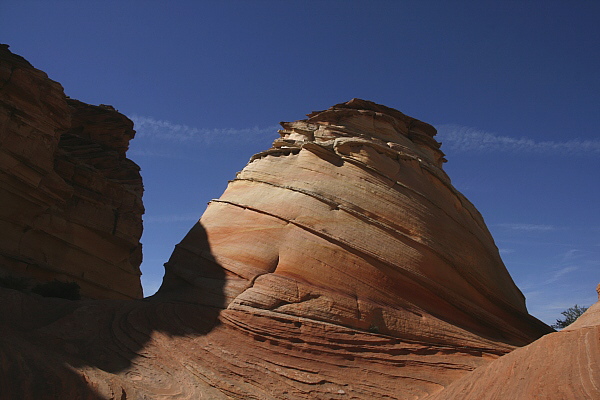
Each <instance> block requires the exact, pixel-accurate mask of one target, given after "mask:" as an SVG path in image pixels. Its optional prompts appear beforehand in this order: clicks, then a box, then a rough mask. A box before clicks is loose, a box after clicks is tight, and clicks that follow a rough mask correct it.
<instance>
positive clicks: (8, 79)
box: [0, 45, 144, 299]
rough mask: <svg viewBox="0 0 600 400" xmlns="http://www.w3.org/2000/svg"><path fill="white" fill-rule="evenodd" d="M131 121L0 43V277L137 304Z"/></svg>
mask: <svg viewBox="0 0 600 400" xmlns="http://www.w3.org/2000/svg"><path fill="white" fill-rule="evenodd" d="M134 133H135V131H134V130H133V123H132V122H131V121H130V120H129V119H128V118H127V117H125V116H124V115H122V114H119V113H118V112H117V111H115V110H114V108H112V107H111V106H102V105H101V106H92V105H89V104H85V103H82V102H80V101H77V100H72V99H69V98H67V97H66V96H65V94H64V92H63V88H62V86H61V85H60V84H58V83H57V82H54V81H52V80H50V79H49V78H48V77H47V75H46V74H45V73H44V72H42V71H39V70H37V69H35V68H33V67H32V66H31V64H29V63H28V62H27V61H26V60H25V59H23V58H21V57H19V56H17V55H14V54H12V53H11V52H10V51H9V50H8V46H6V45H2V46H0V202H1V204H2V207H0V276H5V275H12V276H19V277H27V278H31V279H33V281H34V282H44V281H50V280H52V279H58V280H63V281H74V282H77V283H78V284H79V285H80V286H81V293H82V295H83V296H85V297H89V298H121V299H127V298H140V297H142V288H141V283H140V279H139V277H140V270H139V265H140V263H141V257H142V254H141V244H140V243H139V240H140V237H141V234H142V220H141V215H142V214H143V211H144V209H143V205H142V200H141V198H142V191H143V187H142V180H141V176H140V174H139V167H138V166H137V165H136V164H135V163H133V162H132V161H130V160H128V159H127V158H126V156H125V152H126V151H127V147H128V143H129V140H130V139H131V138H133V136H134Z"/></svg>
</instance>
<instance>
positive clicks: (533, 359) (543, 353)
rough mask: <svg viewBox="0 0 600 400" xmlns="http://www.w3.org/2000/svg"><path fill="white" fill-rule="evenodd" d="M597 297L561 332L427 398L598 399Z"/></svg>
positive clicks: (599, 313) (599, 316)
mask: <svg viewBox="0 0 600 400" xmlns="http://www.w3.org/2000/svg"><path fill="white" fill-rule="evenodd" d="M597 290H598V299H599V301H598V302H597V303H596V304H594V305H593V306H592V307H590V308H589V310H587V311H586V312H585V313H584V314H583V315H582V316H581V317H579V319H577V321H575V322H574V323H573V324H571V325H570V326H568V327H567V328H565V329H563V330H562V331H560V332H556V333H552V334H550V335H547V336H544V337H543V338H541V339H538V340H536V341H535V342H533V343H532V344H530V345H529V346H525V347H523V348H520V349H517V350H515V351H513V352H512V353H510V354H508V355H506V356H504V357H501V358H499V359H497V360H495V361H493V362H491V363H490V364H488V365H486V366H483V367H480V368H477V369H476V370H475V371H473V372H471V373H470V374H467V375H465V376H464V377H463V378H461V379H459V380H457V381H456V382H453V383H452V384H451V385H449V386H448V387H447V388H445V389H444V390H442V391H441V392H439V393H437V394H436V395H433V396H431V397H427V400H446V399H464V400H487V399H489V400H492V399H536V400H538V399H539V400H545V399H562V400H579V399H600V285H598V289H597Z"/></svg>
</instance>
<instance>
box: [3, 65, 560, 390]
mask: <svg viewBox="0 0 600 400" xmlns="http://www.w3.org/2000/svg"><path fill="white" fill-rule="evenodd" d="M4 58H8V60H9V61H10V62H12V63H14V64H15V65H18V68H17V69H16V70H18V71H19V72H17V73H13V75H12V77H11V75H10V74H5V75H3V76H7V78H3V82H13V81H14V79H16V78H14V77H15V76H16V77H18V76H23V77H26V78H27V79H29V80H27V79H25V78H22V79H19V80H16V81H15V82H30V81H33V80H35V82H36V84H35V85H34V84H30V85H26V86H25V87H24V89H19V90H16V89H15V90H11V91H6V92H3V95H5V94H7V93H8V94H11V93H12V94H11V96H9V98H8V99H9V100H10V101H8V100H7V101H5V103H3V104H9V105H11V104H12V106H10V107H12V108H9V107H8V106H6V107H5V109H7V110H9V111H7V112H5V113H4V114H3V115H4V117H3V121H5V126H8V128H9V129H3V130H2V132H3V134H5V133H4V132H9V133H10V134H21V135H22V136H25V137H27V138H28V140H31V141H35V140H38V139H36V138H39V137H41V138H44V140H43V143H45V145H44V146H42V145H41V144H39V145H38V146H41V147H42V148H44V149H45V148H46V147H47V148H48V149H49V150H51V151H50V153H51V154H46V153H47V152H42V153H43V154H44V157H45V158H43V157H41V158H38V157H30V158H32V160H30V161H28V160H29V159H28V158H27V157H25V155H26V154H27V151H29V150H31V151H33V150H32V149H34V148H35V147H33V146H24V147H23V148H22V149H20V150H13V149H11V150H10V151H8V149H4V148H3V149H2V151H3V153H2V154H4V153H6V154H10V155H11V156H12V157H13V158H15V159H16V160H17V161H18V162H16V161H15V162H13V164H10V165H12V166H13V168H12V170H11V169H9V168H8V167H3V169H2V171H15V173H14V174H12V175H8V174H7V173H6V172H3V173H4V175H3V176H5V177H6V176H14V177H15V178H10V179H11V180H8V179H9V178H5V180H4V181H0V185H1V186H2V188H3V189H2V190H4V192H3V193H8V194H7V195H6V196H9V195H10V196H11V197H6V198H7V199H12V198H14V199H17V200H18V201H17V200H15V201H14V202H13V203H11V204H13V206H12V207H13V209H15V210H20V209H23V210H25V211H23V214H22V215H20V216H19V218H17V217H11V214H6V215H5V214H2V218H0V221H3V222H2V223H3V224H5V225H7V224H8V222H10V223H11V224H12V225H7V226H16V227H18V228H19V229H16V230H12V231H9V230H7V231H6V232H3V233H2V234H3V235H5V236H6V237H7V238H8V239H7V241H8V242H10V240H14V241H15V242H19V241H20V240H21V239H20V236H19V235H22V232H23V231H29V230H36V229H37V230H39V231H41V232H48V233H52V232H54V231H53V230H51V229H50V228H52V227H55V226H56V224H58V223H59V222H60V224H62V225H61V226H65V227H67V230H68V229H74V228H72V227H73V226H77V227H78V228H77V229H78V230H79V231H78V232H92V231H93V232H95V234H97V235H98V236H100V237H101V238H103V239H106V240H107V241H108V243H112V244H114V243H115V242H114V241H113V240H114V239H115V238H119V240H121V239H123V240H124V241H123V242H119V243H126V244H127V246H125V245H124V246H123V247H119V248H120V249H122V253H119V254H123V255H125V254H127V255H128V256H130V257H132V258H131V259H133V260H138V259H137V258H136V257H137V254H139V253H138V252H139V246H138V243H137V239H135V240H131V239H132V238H135V234H136V233H139V232H140V231H139V230H136V227H137V229H141V227H140V226H139V225H137V223H138V222H139V220H137V219H136V216H138V215H139V213H141V210H142V208H141V202H138V200H139V197H140V196H141V182H140V181H139V180H138V175H136V174H137V170H136V169H135V167H134V165H133V164H132V163H131V162H130V161H127V160H126V159H125V158H124V152H125V150H126V148H127V142H128V140H129V139H130V138H131V135H132V134H133V131H132V130H131V126H130V125H127V124H128V122H127V120H126V119H124V117H122V116H119V115H117V114H116V112H115V111H114V110H112V109H111V108H109V107H106V106H98V107H95V106H89V105H86V104H83V103H80V102H77V101H74V100H68V101H67V100H65V99H64V98H63V100H64V101H62V100H61V98H62V97H61V96H62V94H61V93H62V91H61V88H60V86H59V85H58V84H56V83H55V82H52V81H49V80H48V79H47V78H46V77H45V75H44V74H43V73H41V72H40V71H37V70H34V69H33V68H32V67H31V66H29V65H28V64H27V63H26V62H25V61H24V60H22V59H19V58H18V57H17V56H14V55H10V54H9V55H5V56H4ZM5 65H7V63H6V62H3V64H2V66H3V67H4V66H5ZM4 68H5V70H6V71H8V70H10V68H8V69H6V67H4ZM11 68H13V67H11ZM13 69H14V68H13ZM19 74H21V75H19ZM42 83H44V84H45V85H46V86H43V85H42ZM5 85H6V86H5V87H7V88H10V86H9V85H8V84H5ZM19 87H20V86H19ZM39 88H42V89H43V88H46V89H44V90H46V91H41V92H38V91H36V90H38V89H39ZM22 96H24V98H23V99H21V97H22ZM30 103H31V104H30ZM32 104H33V105H32ZM34 105H35V107H37V108H35V107H34ZM49 108H51V110H49ZM12 109H15V110H21V111H19V112H18V113H16V112H14V113H11V111H10V110H12ZM23 110H25V111H23ZM27 110H29V111H27ZM23 113H25V114H23ZM21 115H25V116H26V117H27V118H22V117H20V116H21ZM17 116H19V118H20V119H19V120H18V121H25V122H22V123H21V122H19V123H17V122H15V121H17V120H16V118H17ZM67 120H69V122H68V123H67V122H65V121H67ZM34 122H35V125H34ZM21 126H28V127H35V129H34V128H28V129H27V130H21V128H19V127H21ZM126 126H128V128H127V129H125V128H126ZM109 127H110V128H109ZM282 128H283V129H282V130H281V131H280V132H279V134H280V138H278V139H277V140H275V142H274V144H273V147H272V148H270V149H268V150H266V151H264V152H262V153H260V154H257V155H255V156H253V157H252V158H251V160H250V162H249V163H248V165H247V166H246V167H245V168H244V169H243V170H242V171H241V172H240V173H238V175H237V177H236V178H235V179H234V180H233V181H232V182H230V184H229V186H228V188H227V190H226V191H225V193H224V194H223V195H222V196H221V197H220V198H219V199H217V200H214V201H213V202H211V204H210V205H209V207H208V208H207V210H206V212H205V213H204V214H203V216H202V217H201V218H200V220H199V221H198V222H197V223H196V224H195V225H194V226H193V227H192V229H191V230H190V231H189V233H188V234H187V235H186V237H185V238H183V240H182V241H181V243H180V244H178V245H177V246H176V248H175V250H174V252H173V254H172V256H171V258H170V260H169V261H168V262H167V263H166V265H165V270H166V272H165V278H164V281H163V285H162V286H161V289H160V290H159V292H158V293H157V294H156V295H154V296H152V297H149V298H146V299H135V300H82V301H68V300H64V299H48V298H42V297H40V296H35V295H31V294H27V293H21V292H18V291H14V290H7V289H0V342H1V343H2V345H1V346H0V369H1V373H0V388H2V391H1V393H0V397H1V398H7V399H13V398H19V399H36V400H37V399H48V400H50V399H59V398H60V399H65V398H67V399H71V398H72V399H90V400H96V399H121V400H122V399H172V398H178V399H199V398H210V399H231V398H234V399H379V398H393V399H424V398H427V397H428V396H435V395H439V394H440V393H443V392H442V391H443V390H445V388H451V387H452V385H453V382H457V381H458V380H459V379H461V378H463V377H466V376H468V375H469V374H470V373H471V371H480V370H481V367H485V366H486V365H493V363H494V360H497V359H499V360H502V359H503V357H502V356H503V355H504V354H507V353H509V354H511V355H512V354H514V353H510V352H511V351H513V350H514V349H515V348H517V347H518V346H523V345H527V344H529V343H531V342H532V341H534V340H536V339H537V338H539V337H540V336H542V335H544V334H546V333H548V332H551V331H552V330H551V329H550V328H549V327H548V326H546V325H545V324H543V323H541V322H540V321H538V320H537V319H535V318H534V317H532V316H530V315H529V314H528V313H527V310H526V307H525V301H524V297H523V295H522V294H521V292H520V291H519V289H518V288H517V287H516V286H515V284H514V283H513V281H512V279H511V278H510V276H509V274H508V272H507V271H506V268H505V267H504V265H503V264H502V261H501V259H500V256H499V254H498V249H497V248H496V246H495V244H494V241H493V239H492V237H491V235H490V233H489V232H488V230H487V228H486V226H485V223H484V221H483V218H482V217H481V215H480V214H479V213H478V212H477V210H476V209H475V207H474V206H473V205H472V204H471V203H470V202H469V201H468V200H467V199H465V198H464V196H462V195H461V194H460V193H459V192H458V191H457V190H456V189H455V188H454V187H453V186H452V184H451V182H450V179H449V178H448V176H447V175H446V174H445V172H444V171H443V169H442V165H443V162H444V161H445V159H444V154H443V153H442V152H441V150H440V143H438V142H437V141H436V140H435V139H434V136H435V133H436V131H435V129H434V128H433V127H432V126H430V125H428V124H426V123H423V122H421V121H418V120H416V119H414V118H411V117H408V116H406V115H404V114H402V113H400V112H399V111H397V110H394V109H391V108H388V107H385V106H382V105H378V104H376V103H373V102H369V101H365V100H359V99H353V100H351V101H349V102H346V103H342V104H338V105H335V106H333V107H331V108H330V109H328V110H325V111H319V112H314V113H311V114H309V115H308V118H307V119H305V120H301V121H296V122H287V123H282ZM61 143H62V144H61ZM25 147H27V148H25ZM19 151H20V152H21V153H19ZM40 152H41V150H40ZM16 153H19V154H23V156H21V157H16V156H14V154H16ZM109 155H110V157H109ZM3 165H4V164H3ZM80 167H81V168H82V169H84V170H85V171H87V172H83V171H80V172H78V168H80ZM30 170H32V171H34V172H35V173H36V174H37V175H35V174H33V175H32V176H33V177H29V175H27V174H26V173H25V172H22V171H30ZM22 176H25V177H22ZM27 177H29V178H28V179H29V180H27V179H26V178H27ZM34 178H37V179H38V180H39V181H40V182H41V181H44V182H48V183H46V184H45V186H42V185H38V186H40V187H42V188H45V187H48V188H49V189H47V190H46V189H44V190H40V191H34V190H33V189H32V188H33V187H34V186H35V185H33V184H32V183H31V182H30V181H31V180H32V179H34ZM13 182H16V183H13ZM107 182H108V183H107ZM105 184H106V185H109V186H102V185H105ZM113 184H115V185H116V184H118V185H120V186H113ZM100 187H102V188H103V189H102V191H101V193H104V194H105V196H100V195H99V192H100V190H99V188H100ZM108 188H110V190H109V189H108ZM119 188H121V189H119ZM119 190H121V192H119ZM123 190H124V191H125V192H126V193H125V192H123ZM25 193H27V194H29V195H31V194H32V193H33V194H35V196H37V197H36V199H38V197H39V200H38V201H37V202H33V200H28V202H25V201H24V200H21V198H25V199H28V198H27V197H26V195H25ZM111 193H116V194H118V195H116V196H114V197H113V195H112V194H111ZM107 194H111V195H107ZM136 196H137V197H136ZM52 199H54V200H53V201H54V203H50V200H52ZM69 199H77V201H74V202H73V201H71V202H70V200H69ZM115 199H120V200H121V201H122V203H119V206H117V205H116V203H114V201H115ZM126 199H128V200H126ZM125 200H126V201H125ZM19 202H21V203H22V204H21V203H19ZM30 203H32V204H33V205H36V206H37V207H38V208H35V207H33V205H31V204H30ZM73 203H74V204H73ZM49 204H50V205H49ZM17 205H20V206H23V205H28V206H27V207H21V208H18V207H17ZM78 205H81V206H78ZM73 207H75V208H73ZM115 209H116V210H117V211H118V212H117V213H114V214H113V216H116V215H117V214H118V216H119V218H116V217H115V218H114V219H113V222H114V224H112V225H111V224H107V223H106V220H105V218H104V215H105V214H106V215H109V214H110V213H108V210H113V211H114V210H115ZM93 210H99V211H98V214H97V215H96V214H94V213H93ZM50 211H51V213H50ZM26 212H27V213H29V214H26ZM38 215H41V216H45V217H44V218H46V219H49V220H50V222H53V221H59V222H56V223H55V224H51V225H44V223H45V221H46V219H44V218H39V217H37V216H38ZM46 215H49V216H47V217H46ZM83 216H85V217H83ZM9 217H10V218H9ZM33 217H36V218H33ZM11 218H12V219H11ZM32 220H33V221H35V222H36V224H35V225H32V222H29V221H32ZM7 221H8V222H7ZM38 221H39V222H38ZM119 221H121V222H119ZM120 223H122V225H119V224H120ZM19 224H20V225H19ZM90 224H91V225H90ZM30 226H31V227H30ZM86 229H87V230H86ZM107 229H109V231H108V232H110V235H109V234H108V233H107ZM52 234H54V235H55V233H52ZM15 235H16V236H15ZM48 236H52V235H48ZM13 237H16V239H11V238H13ZM78 237H79V236H78ZM137 238H138V239H139V236H138V237H137ZM125 239H126V240H125ZM61 243H64V244H63V247H62V248H59V249H58V250H57V254H63V253H65V251H66V254H69V255H71V254H74V253H73V250H71V249H70V247H69V246H71V242H69V241H67V240H63V241H62V242H61ZM85 243H88V244H89V243H91V242H84V244H85ZM98 243H105V242H102V241H101V242H98ZM5 246H6V245H5ZM53 248H54V247H53ZM78 249H81V250H85V254H86V255H93V254H95V253H94V252H93V251H94V247H92V246H90V247H86V246H85V245H83V244H81V245H78ZM125 249H127V250H125ZM2 251H3V252H4V253H2V254H7V250H5V249H4V248H2ZM76 254H81V253H76ZM4 257H5V258H6V256H4ZM28 257H31V258H32V259H33V257H32V256H28ZM7 259H8V258H7ZM27 260H29V258H28V259H27ZM90 260H91V259H90ZM9 261H10V260H9ZM93 261H94V263H93V264H91V265H92V266H94V267H97V268H98V270H102V268H104V267H102V268H101V266H104V265H106V264H105V263H104V260H93ZM7 265H9V266H10V268H13V269H14V270H16V267H14V266H12V264H10V263H8V264H7ZM130 265H131V266H133V265H134V263H133V262H132V263H131V264H130ZM79 271H80V272H81V270H79ZM133 275H135V274H132V276H133ZM102 279H105V280H103V281H102V282H105V283H106V287H111V288H114V287H116V286H111V284H115V285H116V284H118V283H120V282H116V281H117V280H118V277H117V276H115V275H114V274H113V275H110V274H106V275H104V276H103V278H102ZM113 290H114V289H113ZM115 291H116V290H115ZM111 293H113V294H114V293H115V292H111ZM111 296H112V294H111ZM98 297H100V296H98ZM115 297H116V296H115ZM129 297H135V296H129ZM561 334H563V333H561ZM552 336H553V335H550V336H549V337H552ZM542 340H544V339H542ZM536 343H537V342H536Z"/></svg>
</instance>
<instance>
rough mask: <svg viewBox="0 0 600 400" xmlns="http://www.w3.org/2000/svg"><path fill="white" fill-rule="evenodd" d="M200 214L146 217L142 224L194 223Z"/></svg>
mask: <svg viewBox="0 0 600 400" xmlns="http://www.w3.org/2000/svg"><path fill="white" fill-rule="evenodd" d="M200 215H201V213H194V214H170V215H146V216H144V223H163V224H165V223H173V222H196V221H198V219H199V218H200Z"/></svg>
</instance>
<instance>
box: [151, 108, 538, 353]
mask: <svg viewBox="0 0 600 400" xmlns="http://www.w3.org/2000/svg"><path fill="white" fill-rule="evenodd" d="M282 126H283V129H282V130H280V131H279V133H280V135H281V138H280V139H277V140H276V141H275V142H274V144H273V147H272V148H271V149H269V150H267V151H265V152H263V153H259V154H257V155H255V156H254V157H252V159H251V160H250V163H249V164H248V165H247V166H246V167H245V168H244V169H243V170H242V171H241V172H239V173H238V174H237V177H236V179H235V180H233V181H232V182H230V184H229V186H228V188H227V190H226V191H225V193H224V194H223V195H222V196H221V198H220V199H218V200H213V201H212V202H211V203H210V205H209V207H208V209H207V210H206V212H205V213H204V215H203V216H202V218H201V220H200V223H201V224H202V226H203V228H204V230H206V233H205V234H206V236H207V240H203V238H199V237H197V235H196V234H195V231H194V230H192V231H191V232H190V234H189V235H188V236H187V237H186V238H184V239H183V241H182V242H181V243H180V244H179V245H178V246H177V248H176V250H175V251H174V253H173V255H172V257H171V259H170V260H169V262H168V263H167V264H166V270H167V272H166V276H165V281H164V284H163V287H162V288H161V290H160V291H159V294H161V295H163V294H167V293H176V294H175V296H180V297H179V298H182V299H188V300H189V299H193V300H194V301H198V302H200V303H204V304H210V305H219V306H223V307H226V308H227V309H229V310H240V311H241V310H244V311H246V312H250V313H252V312H266V313H271V314H272V315H286V316H294V317H302V318H308V319H311V320H315V321H323V322H327V323H331V324H336V325H340V326H345V327H350V328H355V329H359V330H362V331H369V332H374V333H381V334H385V335H390V336H393V337H396V338H402V339H408V340H418V341H423V342H429V343H437V344H444V345H449V346H461V347H463V346H469V347H473V348H478V349H481V350H490V351H491V352H494V353H503V352H505V351H508V350H510V349H512V346H518V345H523V344H527V343H529V342H530V341H531V340H533V339H534V338H537V337H538V336H539V335H540V334H542V333H545V332H547V327H546V326H545V325H544V324H542V323H540V322H539V321H537V320H536V319H535V318H533V317H531V316H530V315H529V314H528V313H527V310H526V308H525V299H524V297H523V295H522V294H521V292H520V291H519V289H518V288H517V287H516V286H515V284H514V282H513V281H512V279H511V277H510V276H509V274H508V272H507V270H506V268H505V266H504V265H503V263H502V260H501V259H500V256H499V253H498V249H497V248H496V246H495V244H494V241H493V239H492V237H491V235H490V233H489V231H488V230H487V228H486V227H485V224H484V222H483V219H482V217H481V215H480V214H479V213H478V212H477V210H476V209H475V208H474V207H473V205H472V204H471V203H470V202H469V201H468V200H467V199H466V198H465V197H464V196H462V195H461V194H460V193H459V192H458V191H457V190H456V189H455V188H454V187H453V186H452V185H451V183H450V179H449V178H448V176H447V175H446V174H445V173H444V171H443V170H442V163H443V162H444V161H445V160H444V157H443V156H444V155H443V153H442V152H441V151H440V150H439V147H440V143H437V142H436V141H435V140H434V139H433V136H434V135H435V134H436V131H435V129H434V128H433V127H431V126H430V125H428V124H425V123H423V122H420V121H418V120H415V119H413V118H410V117H408V116H406V115H404V114H402V113H400V112H399V111H396V110H393V109H390V108H387V107H385V106H381V105H378V104H375V103H372V102H368V101H364V100H358V99H353V100H351V101H349V102H347V103H343V104H338V105H336V106H333V107H332V108H330V109H328V110H325V111H321V112H314V113H312V114H310V115H309V118H308V119H306V120H302V121H296V122H291V123H282ZM202 235H204V233H203V234H202ZM206 265H208V266H207V267H205V266H206ZM215 265H216V266H215ZM215 269H220V270H222V272H221V276H220V277H219V276H214V270H215ZM192 286H193V287H195V288H197V289H196V290H192V289H190V287H192ZM215 288H216V289H218V291H219V292H217V293H215Z"/></svg>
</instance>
